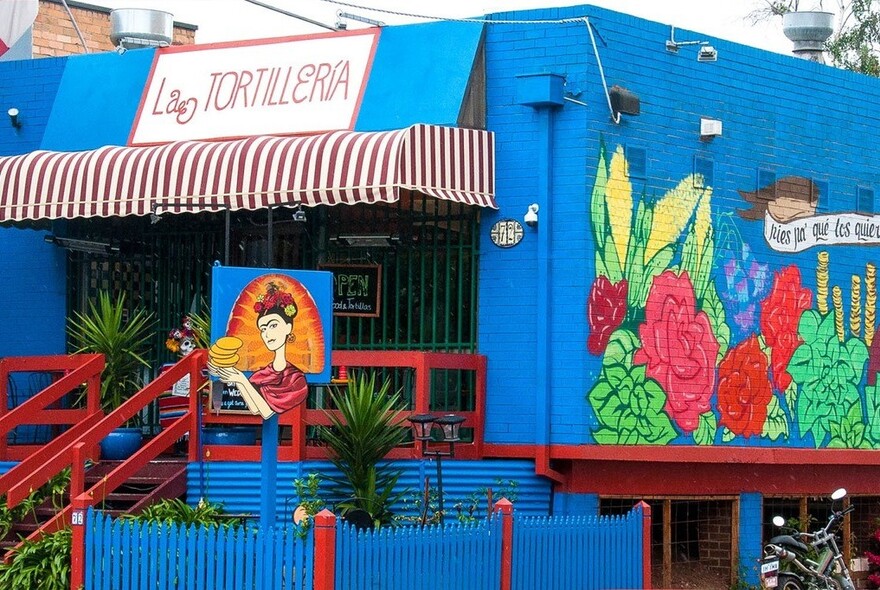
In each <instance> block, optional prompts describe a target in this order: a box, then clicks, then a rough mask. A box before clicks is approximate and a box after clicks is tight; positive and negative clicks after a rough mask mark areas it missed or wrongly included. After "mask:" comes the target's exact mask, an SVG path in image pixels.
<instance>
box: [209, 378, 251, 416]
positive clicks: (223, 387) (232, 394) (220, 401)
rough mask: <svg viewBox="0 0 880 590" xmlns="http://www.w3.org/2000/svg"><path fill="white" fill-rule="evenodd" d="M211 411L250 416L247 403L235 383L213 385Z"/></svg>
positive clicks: (214, 383) (213, 383) (219, 382)
mask: <svg viewBox="0 0 880 590" xmlns="http://www.w3.org/2000/svg"><path fill="white" fill-rule="evenodd" d="M211 411H213V412H221V413H225V414H250V413H251V411H250V409H249V408H248V405H247V402H245V401H244V398H243V397H242V395H241V392H240V391H239V390H238V387H237V386H236V385H235V384H234V383H223V382H222V381H214V382H212V383H211Z"/></svg>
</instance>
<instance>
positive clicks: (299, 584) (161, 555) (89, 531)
mask: <svg viewBox="0 0 880 590" xmlns="http://www.w3.org/2000/svg"><path fill="white" fill-rule="evenodd" d="M313 556H314V552H313V551H312V533H311V531H310V532H309V533H308V534H307V535H306V536H305V538H302V537H301V535H298V534H297V529H296V528H295V527H294V526H293V525H286V526H278V527H275V528H273V529H271V530H268V531H264V530H262V529H258V528H256V527H254V526H247V525H244V526H228V527H225V526H224V527H196V526H195V525H191V526H189V527H187V526H178V525H173V524H155V523H151V524H145V523H139V522H136V521H133V520H127V519H114V518H111V517H109V516H106V515H104V514H102V513H100V512H97V511H94V510H89V512H88V515H87V518H86V546H85V590H146V589H148V588H149V589H150V590H311V588H312V571H313V565H312V559H313Z"/></svg>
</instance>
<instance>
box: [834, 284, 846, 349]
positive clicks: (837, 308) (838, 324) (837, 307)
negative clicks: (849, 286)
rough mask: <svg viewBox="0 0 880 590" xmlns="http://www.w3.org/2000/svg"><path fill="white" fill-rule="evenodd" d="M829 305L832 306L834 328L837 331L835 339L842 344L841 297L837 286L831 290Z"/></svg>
mask: <svg viewBox="0 0 880 590" xmlns="http://www.w3.org/2000/svg"><path fill="white" fill-rule="evenodd" d="M831 303H832V305H834V328H835V330H836V331H837V339H838V340H840V341H841V342H843V337H844V333H843V295H842V293H841V290H840V287H838V286H837V285H834V288H833V289H831Z"/></svg>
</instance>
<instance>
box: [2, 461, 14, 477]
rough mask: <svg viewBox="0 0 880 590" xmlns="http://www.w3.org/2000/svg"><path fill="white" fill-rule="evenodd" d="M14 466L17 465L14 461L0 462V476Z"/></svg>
mask: <svg viewBox="0 0 880 590" xmlns="http://www.w3.org/2000/svg"><path fill="white" fill-rule="evenodd" d="M16 465H18V463H16V462H15V461H0V475H3V474H4V473H6V472H7V471H9V470H10V469H12V468H13V467H15V466H16Z"/></svg>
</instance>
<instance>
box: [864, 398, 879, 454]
mask: <svg viewBox="0 0 880 590" xmlns="http://www.w3.org/2000/svg"><path fill="white" fill-rule="evenodd" d="M865 408H866V410H867V418H868V429H867V430H866V432H865V436H866V438H867V439H868V440H869V441H870V442H871V443H872V444H871V447H872V448H877V447H878V446H880V391H878V388H877V386H876V385H866V386H865Z"/></svg>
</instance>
